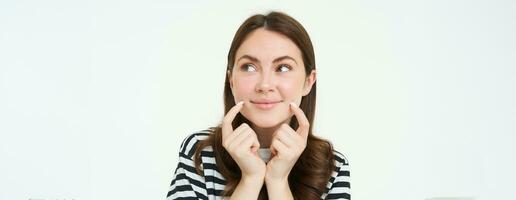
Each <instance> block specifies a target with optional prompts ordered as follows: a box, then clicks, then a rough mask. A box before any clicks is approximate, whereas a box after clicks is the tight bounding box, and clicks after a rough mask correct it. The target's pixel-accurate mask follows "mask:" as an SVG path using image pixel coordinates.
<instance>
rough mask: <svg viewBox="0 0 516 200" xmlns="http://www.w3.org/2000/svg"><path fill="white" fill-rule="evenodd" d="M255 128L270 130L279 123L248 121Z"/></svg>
mask: <svg viewBox="0 0 516 200" xmlns="http://www.w3.org/2000/svg"><path fill="white" fill-rule="evenodd" d="M250 121H251V122H252V123H253V124H254V125H255V126H257V127H260V128H272V127H276V126H278V125H279V124H280V123H281V122H280V121H270V120H250Z"/></svg>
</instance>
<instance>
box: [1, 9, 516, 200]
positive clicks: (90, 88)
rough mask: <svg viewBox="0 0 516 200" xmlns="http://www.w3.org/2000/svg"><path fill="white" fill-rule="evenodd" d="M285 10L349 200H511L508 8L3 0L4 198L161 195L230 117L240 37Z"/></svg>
mask: <svg viewBox="0 0 516 200" xmlns="http://www.w3.org/2000/svg"><path fill="white" fill-rule="evenodd" d="M270 10H280V11H284V12H286V13H288V14H290V15H292V16H293V17H295V18H296V19H297V20H299V21H300V22H301V23H302V24H303V25H304V26H305V28H306V29H307V30H308V32H309V34H310V35H311V37H312V41H313V43H314V46H315V50H316V62H317V67H318V90H319V91H318V104H317V115H316V122H315V124H313V126H314V127H315V132H316V134H318V135H320V136H322V137H324V138H328V139H331V141H332V142H333V144H334V145H335V147H336V149H337V150H339V151H341V152H343V153H344V154H345V155H346V156H347V157H348V159H349V160H350V163H351V169H352V171H351V177H352V182H351V186H352V193H353V194H352V196H353V199H365V200H376V199H392V200H400V199H404V200H416V199H420V200H423V199H427V198H435V197H471V198H474V199H482V200H499V199H500V200H501V199H516V194H515V193H514V191H513V186H514V180H516V172H514V171H513V170H514V169H516V103H515V102H516V78H515V77H516V39H515V38H516V37H515V35H516V20H515V19H516V12H515V11H516V3H514V1H502V0H498V1H493V0H491V1H488V0H484V1H480V0H478V1H466V0H464V1H444V0H439V1H421V0H416V1H409V0H406V1H404V0H393V1H372V0H368V1H351V0H348V1H330V2H325V3H322V2H320V3H317V4H314V3H301V2H298V1H263V2H262V1H256V2H237V1H225V2H221V1H217V2H216V3H211V2H208V1H207V2H191V3H184V2H179V1H178V2H172V1H165V0H162V1H143V0H142V1H115V0H102V1H100V0H98V1H65V0H62V1H57V0H50V1H35V0H26V1H24V0H16V1H14V0H7V1H2V2H0V188H1V189H0V199H6V200H7V199H9V200H11V199H24V200H26V199H45V200H50V199H66V200H69V199H75V200H84V199H95V200H97V199H164V198H165V195H166V193H167V191H168V187H169V184H170V181H171V178H172V175H173V171H174V169H175V167H176V164H177V152H178V149H179V145H180V143H181V141H182V139H183V138H184V137H185V136H186V135H188V134H190V133H192V132H195V131H198V130H202V129H205V128H207V127H209V126H214V125H216V124H217V123H218V122H219V121H220V120H221V118H222V114H223V103H222V89H223V81H224V70H225V65H226V56H227V52H228V50H229V45H230V42H231V39H232V37H233V35H234V33H235V31H236V29H237V28H238V26H239V25H240V24H241V23H242V22H243V21H244V20H245V19H246V18H247V17H249V16H251V15H252V14H255V13H266V12H267V11H270Z"/></svg>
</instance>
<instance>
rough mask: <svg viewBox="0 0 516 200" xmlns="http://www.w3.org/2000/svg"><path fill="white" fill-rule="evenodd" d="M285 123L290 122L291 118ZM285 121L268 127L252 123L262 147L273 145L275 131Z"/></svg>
mask: <svg viewBox="0 0 516 200" xmlns="http://www.w3.org/2000/svg"><path fill="white" fill-rule="evenodd" d="M283 123H287V124H289V123H290V119H289V120H287V121H286V122H283ZM283 123H280V124H278V125H277V126H273V127H267V128H263V127H258V126H255V125H251V128H252V129H253V130H254V132H255V133H256V136H257V137H258V142H260V148H269V147H270V146H271V143H272V136H273V135H274V132H276V130H277V129H278V128H279V127H280V126H281V125H282V124H283Z"/></svg>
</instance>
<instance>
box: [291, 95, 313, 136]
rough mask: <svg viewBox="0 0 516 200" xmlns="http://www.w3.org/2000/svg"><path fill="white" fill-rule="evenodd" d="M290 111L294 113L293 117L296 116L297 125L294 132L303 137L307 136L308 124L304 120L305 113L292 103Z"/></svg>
mask: <svg viewBox="0 0 516 200" xmlns="http://www.w3.org/2000/svg"><path fill="white" fill-rule="evenodd" d="M290 109H292V112H294V115H295V116H296V119H297V122H298V124H299V127H298V128H297V130H296V132H297V133H298V134H300V135H303V136H305V137H306V136H308V130H309V128H310V122H309V121H308V119H307V118H306V115H305V113H304V112H303V110H301V108H299V107H298V106H297V105H296V104H295V103H294V102H292V103H290Z"/></svg>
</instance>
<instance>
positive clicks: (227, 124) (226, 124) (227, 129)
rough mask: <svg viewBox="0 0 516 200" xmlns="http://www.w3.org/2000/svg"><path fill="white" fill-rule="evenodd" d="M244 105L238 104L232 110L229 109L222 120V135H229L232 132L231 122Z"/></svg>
mask: <svg viewBox="0 0 516 200" xmlns="http://www.w3.org/2000/svg"><path fill="white" fill-rule="evenodd" d="M243 104H244V101H241V102H238V103H237V104H236V105H235V106H233V108H231V109H230V110H229V111H228V113H227V114H226V116H224V119H223V120H222V133H231V132H233V126H232V122H233V120H234V119H235V116H236V115H237V114H238V112H240V110H241V109H242V107H243V106H242V105H243Z"/></svg>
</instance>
